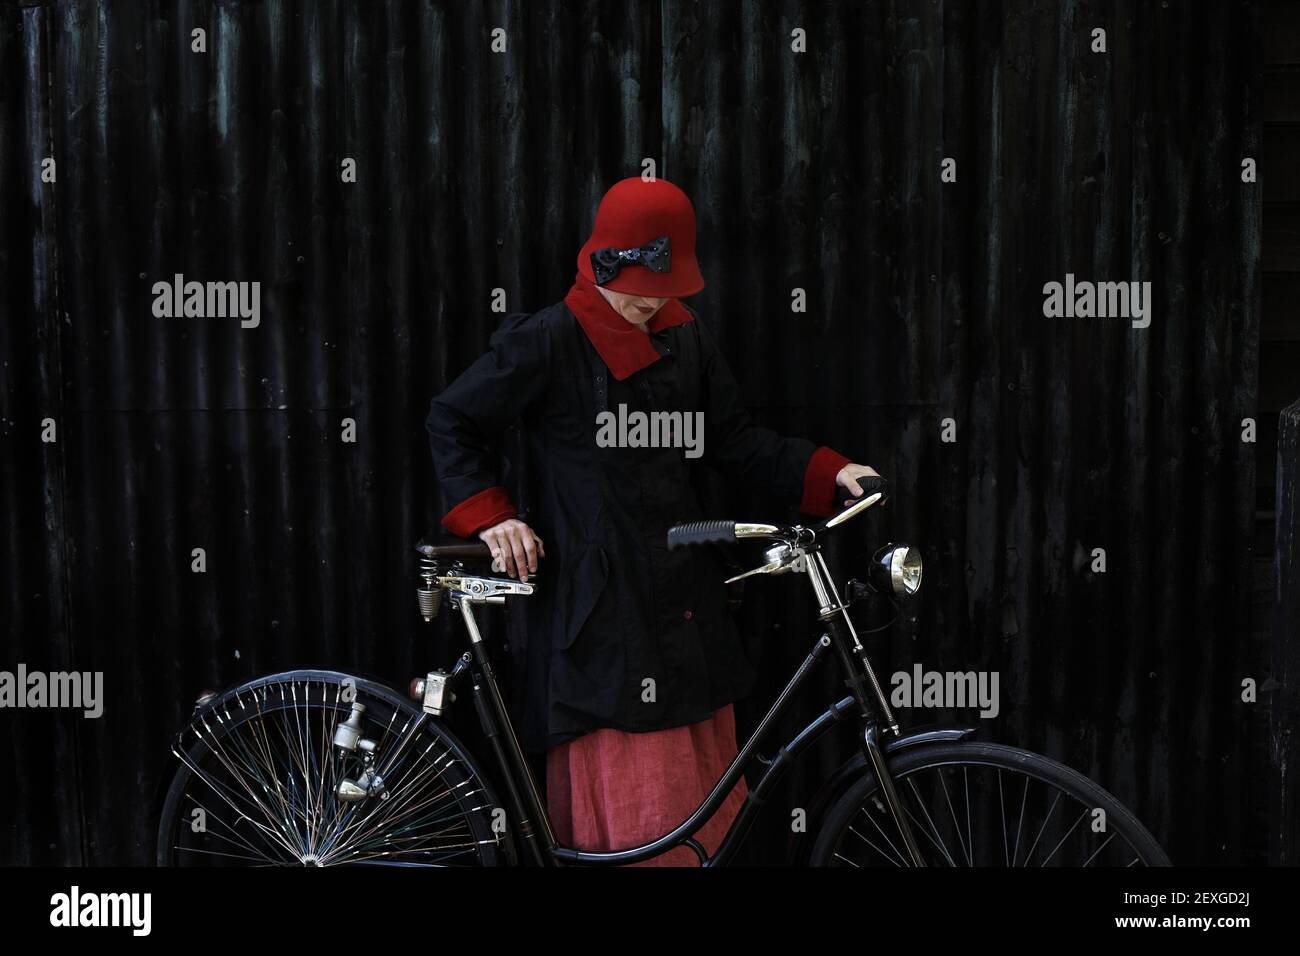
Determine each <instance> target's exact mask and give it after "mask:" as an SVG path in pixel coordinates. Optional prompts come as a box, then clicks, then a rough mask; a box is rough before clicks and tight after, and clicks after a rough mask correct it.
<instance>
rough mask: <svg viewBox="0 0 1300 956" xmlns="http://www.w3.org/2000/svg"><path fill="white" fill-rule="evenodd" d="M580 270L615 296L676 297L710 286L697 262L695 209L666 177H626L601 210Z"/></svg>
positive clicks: (581, 256) (607, 196) (613, 188)
mask: <svg viewBox="0 0 1300 956" xmlns="http://www.w3.org/2000/svg"><path fill="white" fill-rule="evenodd" d="M578 272H580V273H581V274H582V275H584V276H586V277H587V278H588V279H590V280H591V281H592V282H594V283H595V284H596V285H598V286H600V287H601V288H604V289H609V290H610V291H611V292H624V293H626V294H628V295H645V296H652V297H655V298H666V299H676V298H680V297H682V296H688V295H694V294H695V293H697V292H699V291H700V290H701V289H703V288H704V277H703V276H702V275H700V265H699V263H698V262H696V261H695V207H694V206H692V205H691V200H690V198H689V197H688V196H687V195H686V193H684V192H682V191H681V190H680V189H678V188H677V187H676V186H674V185H673V184H672V183H670V182H668V180H666V179H651V180H644V179H642V178H641V177H639V176H633V177H631V178H630V179H624V180H622V181H620V182H617V183H615V184H614V185H613V186H611V187H610V189H609V192H607V193H605V197H604V198H603V199H601V201H600V208H598V209H597V210H596V224H595V226H593V227H592V230H591V238H590V239H588V240H587V242H586V244H585V245H584V246H583V247H582V251H581V252H579V253H578Z"/></svg>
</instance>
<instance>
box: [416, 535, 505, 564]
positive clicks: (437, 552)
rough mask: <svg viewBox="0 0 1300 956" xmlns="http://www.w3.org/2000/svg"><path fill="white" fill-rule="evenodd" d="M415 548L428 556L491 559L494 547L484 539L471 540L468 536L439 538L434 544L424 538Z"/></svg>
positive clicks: (424, 555) (422, 554)
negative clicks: (489, 545) (485, 542)
mask: <svg viewBox="0 0 1300 956" xmlns="http://www.w3.org/2000/svg"><path fill="white" fill-rule="evenodd" d="M415 550H416V551H418V552H419V553H420V555H421V556H423V557H426V558H435V559H436V558H458V559H465V558H482V559H483V560H485V561H487V560H491V558H492V549H491V548H489V547H488V546H487V545H486V544H484V543H483V542H482V541H470V540H468V539H467V538H451V537H445V538H439V539H438V540H437V541H436V542H434V543H433V544H430V543H429V542H428V541H425V540H424V539H423V538H421V539H420V542H419V543H418V544H417V545H416V546H415Z"/></svg>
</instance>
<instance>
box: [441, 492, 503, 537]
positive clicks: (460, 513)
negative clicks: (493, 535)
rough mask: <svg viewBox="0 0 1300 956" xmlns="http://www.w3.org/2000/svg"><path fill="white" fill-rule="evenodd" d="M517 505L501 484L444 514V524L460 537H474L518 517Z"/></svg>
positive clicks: (473, 496) (469, 498) (466, 500)
mask: <svg viewBox="0 0 1300 956" xmlns="http://www.w3.org/2000/svg"><path fill="white" fill-rule="evenodd" d="M517 517H519V515H518V514H517V513H516V512H515V506H514V505H512V504H511V503H510V497H509V496H508V495H507V494H506V490H505V489H504V488H502V487H500V486H495V487H492V488H485V489H484V490H483V491H480V492H479V493H478V494H476V495H471V496H470V497H468V498H466V499H465V500H464V501H462V502H461V503H460V504H458V505H457V506H456V507H454V508H452V509H451V510H450V511H448V512H447V513H446V514H445V515H443V516H442V526H443V527H444V528H446V529H447V530H448V531H450V532H451V533H452V534H454V535H456V537H458V538H472V537H473V536H474V535H475V534H477V533H478V532H480V531H482V530H483V529H484V528H490V527H491V526H492V525H494V524H498V523H500V522H502V521H505V520H506V519H507V518H517Z"/></svg>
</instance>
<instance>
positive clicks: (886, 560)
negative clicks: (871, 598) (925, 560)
mask: <svg viewBox="0 0 1300 956" xmlns="http://www.w3.org/2000/svg"><path fill="white" fill-rule="evenodd" d="M870 580H871V586H872V587H874V588H875V589H876V590H877V591H893V592H894V593H895V594H897V595H898V596H899V597H911V596H912V595H913V594H915V593H916V592H917V591H919V590H920V589H921V552H919V551H917V550H916V548H913V547H912V546H911V545H906V544H887V545H885V546H884V547H883V548H881V549H880V550H879V551H877V552H876V553H875V554H874V555H873V556H872V558H871V573H870Z"/></svg>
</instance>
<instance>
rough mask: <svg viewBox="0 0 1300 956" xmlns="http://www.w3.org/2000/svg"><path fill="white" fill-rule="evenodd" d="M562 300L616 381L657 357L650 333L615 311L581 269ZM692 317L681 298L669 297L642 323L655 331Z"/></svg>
mask: <svg viewBox="0 0 1300 956" xmlns="http://www.w3.org/2000/svg"><path fill="white" fill-rule="evenodd" d="M564 304H565V305H567V306H568V307H569V310H570V311H571V312H573V314H574V315H575V316H577V319H578V324H579V325H581V326H582V330H583V331H584V332H586V333H587V338H588V339H590V340H591V344H592V346H594V347H595V349H596V351H597V353H599V355H600V357H601V358H602V359H603V360H604V362H605V364H606V365H608V366H609V374H610V375H613V376H614V378H616V379H618V380H619V381H620V382H621V381H623V379H625V378H627V377H628V376H629V375H631V374H632V373H633V372H639V371H641V369H643V368H645V367H646V366H647V365H650V364H652V363H654V362H657V361H658V360H659V353H658V352H657V351H655V347H654V346H653V345H651V344H650V336H648V335H646V334H645V332H642V331H641V330H640V329H638V328H636V327H635V326H633V325H632V323H631V322H629V321H628V320H627V319H625V318H623V316H621V315H619V314H618V313H617V312H615V311H614V309H613V307H612V306H610V304H609V303H608V302H606V301H605V297H604V296H603V295H601V294H600V290H599V289H597V288H596V284H595V283H594V282H592V281H591V280H590V279H588V278H587V277H586V276H584V275H583V274H582V273H578V275H577V276H576V277H575V278H574V282H573V288H571V289H570V290H569V293H568V295H566V296H565V297H564ZM694 318H695V316H693V315H691V313H690V312H688V311H687V310H686V306H684V305H682V304H681V302H679V301H678V300H677V299H669V300H668V301H667V302H665V303H664V304H663V305H662V306H661V307H660V309H659V311H658V312H656V313H655V314H654V316H653V317H652V318H651V319H650V321H649V322H647V323H646V328H647V329H648V330H649V331H651V332H659V331H662V330H663V329H671V328H672V327H673V326H675V325H682V324H683V323H685V322H690V321H692V320H693V319H694Z"/></svg>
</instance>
